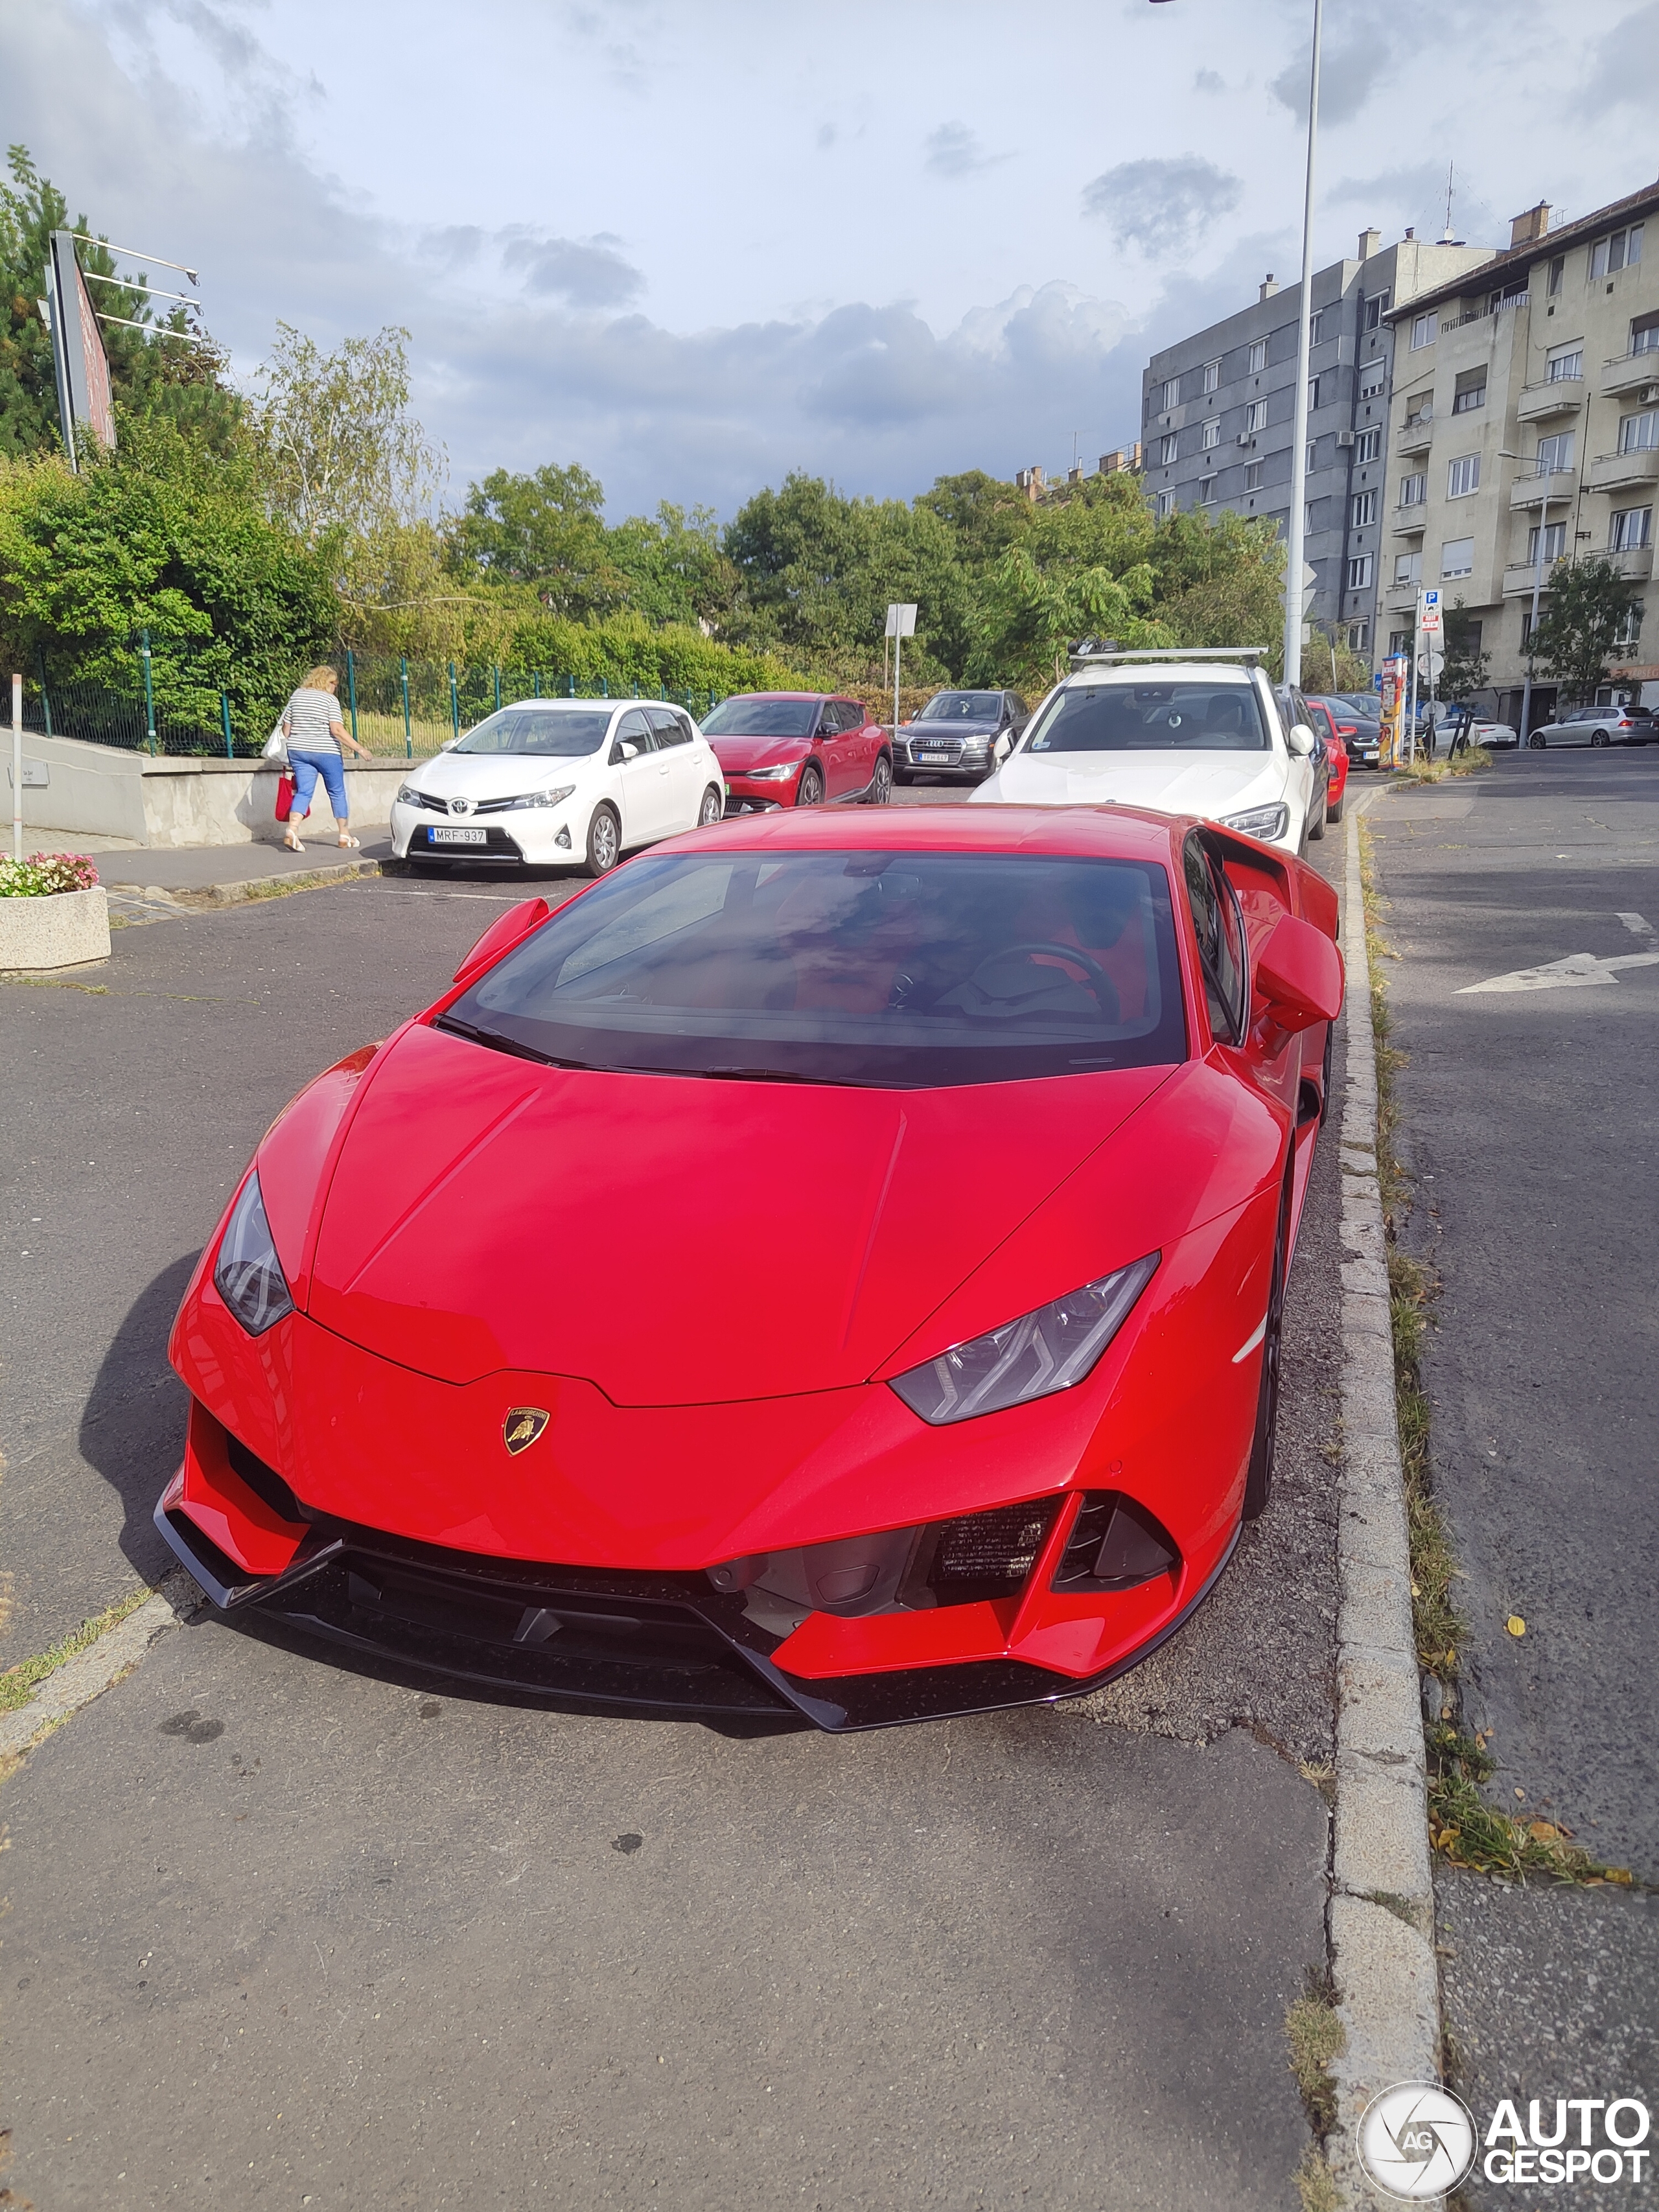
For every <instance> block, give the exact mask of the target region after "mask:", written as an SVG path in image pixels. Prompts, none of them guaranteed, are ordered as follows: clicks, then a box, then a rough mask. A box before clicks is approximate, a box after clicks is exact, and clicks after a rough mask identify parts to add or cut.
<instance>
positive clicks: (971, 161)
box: [927, 123, 1008, 177]
mask: <svg viewBox="0 0 1659 2212" xmlns="http://www.w3.org/2000/svg"><path fill="white" fill-rule="evenodd" d="M1007 159H1008V156H1007V155H1006V154H987V153H986V152H984V151H983V150H982V149H981V145H980V139H979V133H978V131H970V130H969V128H968V125H966V124H965V123H941V124H940V125H939V129H938V130H937V131H929V132H928V134H927V167H929V168H930V169H931V170H932V171H933V174H934V175H935V176H936V177H971V176H975V175H977V174H978V173H979V172H980V171H981V169H994V168H995V167H996V166H997V164H998V162H999V161H1006V160H1007Z"/></svg>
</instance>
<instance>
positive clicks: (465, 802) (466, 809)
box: [449, 799, 472, 814]
mask: <svg viewBox="0 0 1659 2212" xmlns="http://www.w3.org/2000/svg"><path fill="white" fill-rule="evenodd" d="M449 811H450V812H451V813H452V814H471V811H472V801H471V799H451V800H450V802H449Z"/></svg>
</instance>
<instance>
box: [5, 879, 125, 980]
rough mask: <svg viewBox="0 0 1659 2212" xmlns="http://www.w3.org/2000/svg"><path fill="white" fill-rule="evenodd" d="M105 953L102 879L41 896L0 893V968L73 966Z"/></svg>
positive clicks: (106, 915)
mask: <svg viewBox="0 0 1659 2212" xmlns="http://www.w3.org/2000/svg"><path fill="white" fill-rule="evenodd" d="M108 957H109V902H108V900H107V899H106V897H105V896H104V887H103V885H102V884H94V886H93V888H92V889H91V890H86V891H52V892H51V893H49V894H48V895H47V896H46V897H45V898H0V968H72V967H74V966H75V965H76V963H78V962H80V961H82V960H107V959H108Z"/></svg>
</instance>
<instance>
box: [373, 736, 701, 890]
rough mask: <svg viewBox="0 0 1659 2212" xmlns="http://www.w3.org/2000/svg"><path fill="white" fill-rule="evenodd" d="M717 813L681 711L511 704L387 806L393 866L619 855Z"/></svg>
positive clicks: (589, 860) (596, 871) (413, 776)
mask: <svg viewBox="0 0 1659 2212" xmlns="http://www.w3.org/2000/svg"><path fill="white" fill-rule="evenodd" d="M724 811H726V793H725V787H724V778H723V776H722V774H721V770H720V763H719V761H718V760H717V759H716V758H715V757H714V752H713V750H711V749H710V747H709V746H708V744H707V742H706V741H705V740H704V738H702V736H701V735H700V734H699V732H698V729H697V726H696V723H695V722H694V721H693V720H692V719H691V717H690V714H687V713H686V712H685V710H684V708H680V707H667V706H656V705H643V704H641V703H640V702H637V701H629V702H620V701H617V700H615V699H520V700H518V701H517V702H514V704H513V705H512V706H510V707H502V708H498V709H497V711H496V712H495V714H489V715H486V716H485V718H484V720H483V721H482V722H480V723H479V724H478V725H477V728H476V729H471V730H469V731H468V732H466V735H465V737H463V738H451V740H450V742H449V743H448V744H447V745H446V746H445V747H444V749H443V750H442V751H441V753H438V754H436V755H435V757H433V758H432V759H431V760H428V761H422V763H421V764H420V766H419V767H418V768H413V769H410V772H409V775H408V778H407V780H406V781H404V783H403V784H402V785H401V787H399V789H398V795H397V797H396V799H393V801H392V852H393V853H394V854H395V855H396V856H397V858H398V860H414V861H420V862H440V861H441V862H447V863H450V864H452V865H453V863H454V862H456V861H458V860H507V861H513V860H517V861H523V862H525V863H526V865H529V866H538V867H547V866H558V865H559V864H560V863H567V864H568V863H569V862H572V861H580V863H581V864H582V866H585V867H586V870H587V872H588V874H589V875H590V876H603V875H605V874H608V873H609V872H610V871H611V869H612V868H614V867H615V866H616V865H617V861H618V860H619V859H620V858H621V857H622V855H623V854H624V853H625V852H629V851H631V850H632V849H633V848H635V846H639V845H648V844H651V843H653V842H654V841H655V840H656V839H658V838H659V837H673V836H678V834H679V833H680V831H681V830H683V829H693V828H695V827H696V825H697V824H698V823H710V822H718V821H719V820H720V816H721V815H722V814H723V813H724Z"/></svg>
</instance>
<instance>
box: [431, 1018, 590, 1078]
mask: <svg viewBox="0 0 1659 2212" xmlns="http://www.w3.org/2000/svg"><path fill="white" fill-rule="evenodd" d="M432 1026H433V1028H434V1029H435V1030H449V1031H450V1032H451V1034H452V1035H453V1036H464V1037H466V1038H469V1039H470V1040H471V1042H472V1043H474V1044H482V1045H487V1046H488V1047H489V1050H490V1051H491V1052H504V1053H507V1054H510V1055H511V1056H512V1057H513V1059H514V1060H534V1061H535V1062H536V1065H537V1066H538V1067H580V1068H586V1069H589V1070H590V1071H591V1070H592V1065H593V1063H592V1060H560V1059H559V1058H558V1057H557V1055H556V1054H553V1053H550V1052H538V1051H537V1049H536V1048H535V1046H534V1045H533V1044H520V1042H519V1041H518V1039H517V1038H516V1037H509V1036H502V1035H501V1032H500V1030H486V1029H480V1028H479V1027H478V1025H477V1023H476V1022H464V1021H462V1020H461V1019H460V1018H459V1015H456V1014H440V1015H439V1017H438V1018H437V1020H436V1021H435V1022H434V1023H433V1024H432Z"/></svg>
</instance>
